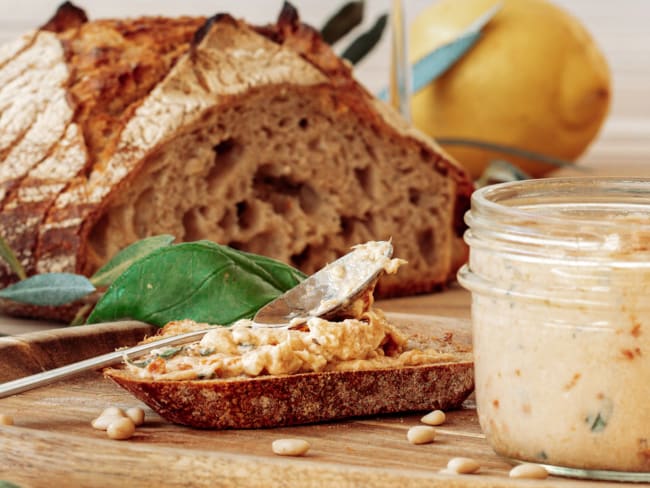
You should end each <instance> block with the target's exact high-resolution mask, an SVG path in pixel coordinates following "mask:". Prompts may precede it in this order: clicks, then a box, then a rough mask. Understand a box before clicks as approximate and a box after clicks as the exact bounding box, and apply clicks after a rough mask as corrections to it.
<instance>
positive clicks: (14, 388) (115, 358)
mask: <svg viewBox="0 0 650 488" xmlns="http://www.w3.org/2000/svg"><path fill="white" fill-rule="evenodd" d="M208 330H209V329H202V330H194V331H191V332H186V333H184V334H179V335H175V336H171V337H167V338H164V339H160V340H156V341H152V342H148V343H146V344H140V345H138V346H133V347H128V348H125V349H119V350H117V351H113V352H109V353H107V354H102V355H101V356H95V357H92V358H89V359H84V360H83V361H79V362H76V363H72V364H68V365H66V366H61V367H60V368H55V369H51V370H49V371H43V372H42V373H37V374H33V375H30V376H25V377H24V378H19V379H17V380H13V381H8V382H6V383H2V384H0V398H4V397H8V396H11V395H16V394H17V393H22V392H24V391H27V390H31V389H33V388H38V387H40V386H45V385H49V384H51V383H54V382H56V381H61V380H64V379H67V378H72V377H74V376H77V375H79V374H81V373H84V372H86V371H91V370H95V369H99V368H103V367H106V366H110V365H112V364H116V363H119V362H120V361H121V360H122V359H123V358H124V357H128V356H131V355H141V354H144V353H147V352H149V351H152V350H153V349H158V348H160V347H163V346H175V345H179V344H186V343H188V342H194V341H197V340H199V339H200V338H201V337H203V336H204V335H205V334H206V332H208Z"/></svg>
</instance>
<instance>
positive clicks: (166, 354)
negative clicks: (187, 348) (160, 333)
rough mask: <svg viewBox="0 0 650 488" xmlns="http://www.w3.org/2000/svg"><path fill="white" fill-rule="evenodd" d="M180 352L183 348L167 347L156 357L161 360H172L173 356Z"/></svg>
mask: <svg viewBox="0 0 650 488" xmlns="http://www.w3.org/2000/svg"><path fill="white" fill-rule="evenodd" d="M182 350H183V346H178V347H168V348H167V349H165V350H164V351H163V352H161V353H160V354H158V357H159V358H163V359H171V358H173V357H174V356H176V354H178V353H179V352H181V351H182Z"/></svg>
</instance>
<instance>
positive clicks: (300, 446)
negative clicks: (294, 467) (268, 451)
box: [271, 439, 311, 456]
mask: <svg viewBox="0 0 650 488" xmlns="http://www.w3.org/2000/svg"><path fill="white" fill-rule="evenodd" d="M271 447H272V449H273V453H274V454H277V455H279V456H304V455H305V454H306V453H307V451H309V448H310V447H311V446H310V445H309V442H307V441H306V440H303V439H277V440H275V441H273V444H272V445H271Z"/></svg>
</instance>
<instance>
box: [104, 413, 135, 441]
mask: <svg viewBox="0 0 650 488" xmlns="http://www.w3.org/2000/svg"><path fill="white" fill-rule="evenodd" d="M134 433H135V425H134V424H133V420H131V419H130V418H128V417H118V418H116V419H115V420H114V421H113V422H111V424H109V426H108V428H107V429H106V434H107V435H108V437H109V438H110V439H115V440H119V441H122V440H125V439H129V438H130V437H131V436H133V434H134Z"/></svg>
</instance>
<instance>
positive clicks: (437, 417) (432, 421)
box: [420, 410, 447, 425]
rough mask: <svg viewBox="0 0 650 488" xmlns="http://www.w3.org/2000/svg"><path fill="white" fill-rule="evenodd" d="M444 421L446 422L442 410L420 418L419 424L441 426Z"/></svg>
mask: <svg viewBox="0 0 650 488" xmlns="http://www.w3.org/2000/svg"><path fill="white" fill-rule="evenodd" d="M445 420H447V416H446V415H445V412H443V411H442V410H434V411H433V412H429V413H428V414H426V415H425V416H424V417H422V418H421V419H420V422H422V423H423V424H427V425H442V424H444V423H445Z"/></svg>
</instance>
